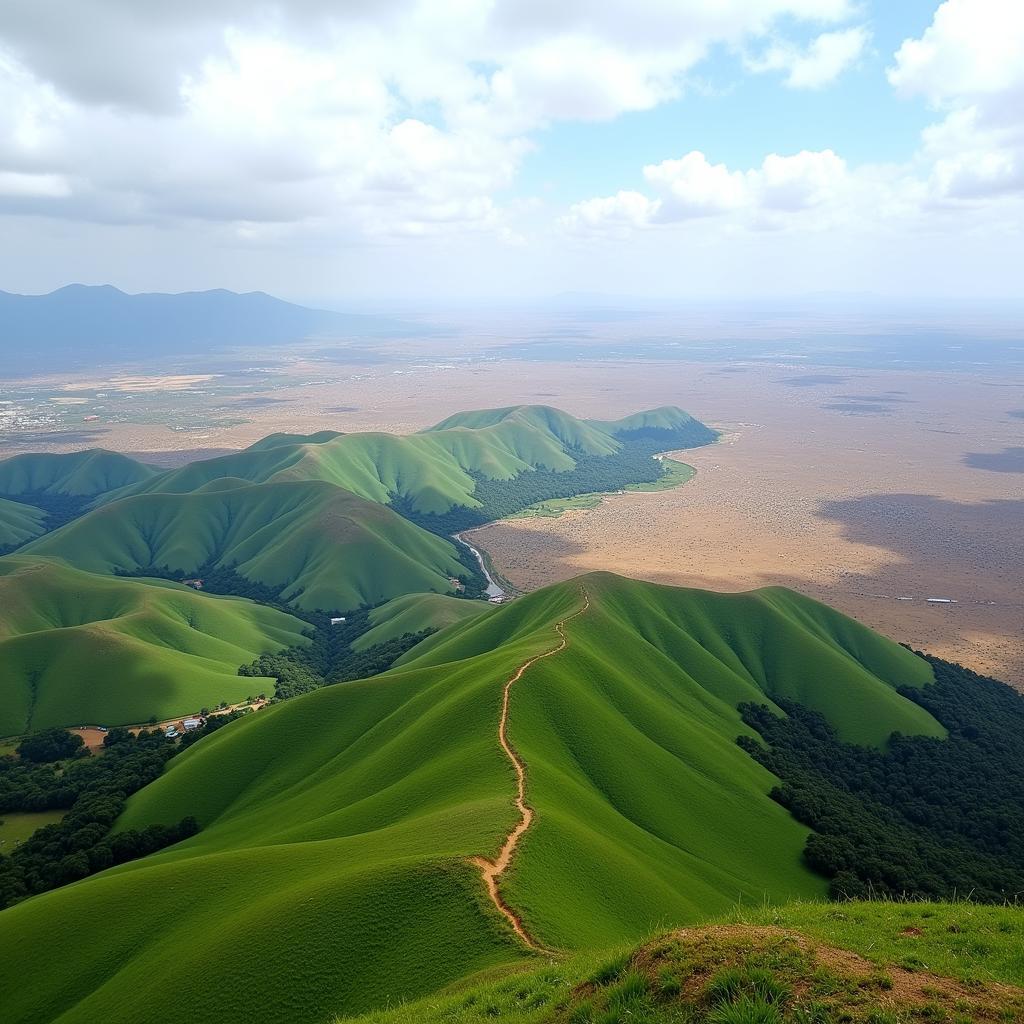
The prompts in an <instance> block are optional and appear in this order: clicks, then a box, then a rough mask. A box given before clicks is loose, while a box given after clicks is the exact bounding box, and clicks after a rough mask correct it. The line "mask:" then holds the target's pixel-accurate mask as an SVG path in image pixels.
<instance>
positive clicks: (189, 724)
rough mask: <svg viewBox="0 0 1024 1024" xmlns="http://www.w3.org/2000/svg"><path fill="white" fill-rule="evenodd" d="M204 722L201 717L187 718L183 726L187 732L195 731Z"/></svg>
mask: <svg viewBox="0 0 1024 1024" xmlns="http://www.w3.org/2000/svg"><path fill="white" fill-rule="evenodd" d="M202 724H203V720H202V719H201V718H186V719H185V720H184V721H183V722H182V723H181V727H182V728H183V729H184V730H185V732H193V731H195V730H196V729H198V728H199V727H200V726H201V725H202Z"/></svg>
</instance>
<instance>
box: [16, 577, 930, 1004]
mask: <svg viewBox="0 0 1024 1024" xmlns="http://www.w3.org/2000/svg"><path fill="white" fill-rule="evenodd" d="M581 585H582V586H584V587H586V590H587V593H588V595H589V597H590V608H589V610H588V611H586V612H585V613H584V614H583V615H580V616H578V617H576V618H573V619H572V621H571V622H570V623H569V624H568V625H567V627H566V631H567V635H568V638H569V646H568V647H567V648H566V649H565V650H564V651H562V652H561V653H559V654H558V655H556V656H554V657H551V658H548V659H545V660H543V661H540V662H538V663H536V664H535V665H534V666H533V667H532V668H531V669H530V670H529V671H528V672H527V673H526V675H525V676H524V677H523V679H522V681H521V682H520V683H519V684H518V685H517V687H516V689H515V690H514V691H513V694H512V703H511V720H510V737H511V741H512V742H513V743H514V744H515V745H516V747H517V749H518V750H519V752H520V753H521V755H522V757H523V759H524V761H525V762H526V764H527V766H528V783H527V798H528V800H529V801H530V803H531V805H532V806H533V807H534V808H535V809H536V811H537V818H536V820H535V822H534V824H533V826H532V827H531V829H530V831H529V832H528V833H527V834H526V836H525V837H524V839H523V842H522V844H521V846H520V848H519V850H518V852H517V854H516V859H515V860H514V861H513V866H512V869H511V871H510V873H509V874H508V875H507V876H505V877H504V878H503V880H502V883H501V885H502V892H503V894H504V895H505V897H506V898H507V899H508V900H509V901H510V902H511V903H512V905H513V906H515V907H516V909H517V911H519V912H520V913H521V914H522V915H523V917H524V919H525V921H526V923H527V925H528V927H529V930H530V931H531V933H532V934H534V935H535V936H536V937H537V938H538V939H539V940H540V941H541V942H543V943H544V944H545V945H547V946H549V947H554V948H559V949H562V950H564V951H565V952H566V953H567V954H568V955H569V956H570V957H571V956H572V955H573V954H574V952H576V951H578V952H580V953H581V954H584V953H588V952H592V951H593V950H595V949H602V948H604V949H607V948H610V947H616V946H622V945H623V944H626V943H633V942H637V941H641V940H642V939H644V938H645V937H646V936H648V935H650V934H651V933H652V932H655V931H658V930H660V929H664V928H666V927H672V926H678V925H680V924H684V923H688V922H690V923H692V922H696V921H699V920H701V919H706V917H707V915H708V914H713V913H725V912H726V911H727V910H728V909H729V908H730V907H732V906H733V905H734V904H735V903H736V901H737V900H738V899H739V898H740V897H741V896H742V898H743V900H744V902H748V901H751V902H755V901H756V902H758V903H760V902H761V901H762V900H764V899H768V900H769V901H770V902H779V901H784V900H786V899H789V898H791V897H793V896H802V897H805V898H814V897H818V896H821V895H822V894H823V893H824V891H825V888H826V882H825V880H824V879H823V878H820V877H818V876H815V875H813V874H811V873H810V871H809V870H808V869H807V868H806V867H804V865H803V863H802V861H801V850H802V847H803V843H804V840H805V838H806V835H807V831H806V829H804V828H803V827H801V826H800V825H799V824H798V823H797V822H795V821H794V820H793V819H792V818H790V817H789V815H788V814H787V813H786V812H785V811H784V810H783V809H782V808H781V807H780V806H779V805H778V804H776V803H774V802H773V801H772V800H770V799H769V797H768V795H767V794H768V792H769V790H770V789H771V787H772V785H773V784H774V779H773V777H772V776H771V775H770V774H769V773H768V772H767V771H766V770H765V769H763V768H762V767H761V766H760V765H758V764H757V763H756V762H754V761H753V760H752V759H751V758H749V757H748V756H747V755H746V754H745V753H744V752H743V751H742V750H741V749H740V748H739V747H738V746H737V744H736V742H735V739H736V736H737V734H738V733H741V732H747V731H748V730H745V728H744V726H743V724H742V721H741V719H740V716H739V713H738V711H737V705H738V704H739V703H740V702H741V701H743V700H746V699H752V698H760V699H761V700H767V701H771V698H772V696H773V695H774V694H776V693H779V692H781V691H785V692H787V693H788V692H790V691H793V690H797V691H806V692H807V693H810V694H815V695H816V696H817V703H818V704H819V705H820V706H822V707H823V708H824V709H825V710H826V713H828V714H829V715H830V718H832V719H833V721H834V724H835V725H836V727H837V728H841V729H843V730H844V731H845V732H846V733H847V734H848V735H856V736H863V737H865V738H866V739H867V740H868V741H877V742H879V743H881V742H884V737H885V736H886V735H888V732H889V731H891V730H892V729H896V728H899V729H901V730H902V731H904V732H907V733H910V732H915V731H917V732H925V733H931V734H940V733H941V729H940V728H939V727H938V726H937V724H936V723H935V722H934V720H932V719H931V718H930V716H928V715H927V713H926V712H924V711H922V709H920V708H918V707H917V706H916V705H914V704H913V703H912V702H910V701H909V700H907V699H906V698H904V697H901V696H899V695H898V694H896V692H895V690H894V689H893V687H894V685H896V684H897V683H898V682H908V681H910V682H913V681H914V680H915V678H916V679H917V681H918V682H919V683H920V684H922V685H923V684H924V683H926V682H927V680H928V673H929V671H930V669H929V667H928V666H927V664H926V663H924V662H921V661H919V659H917V658H916V657H915V656H914V655H913V654H911V653H910V652H908V651H906V650H904V649H903V648H900V647H898V646H897V645H895V644H891V643H890V642H889V641H885V640H883V639H882V638H881V637H878V636H876V635H875V634H872V633H870V631H868V630H866V629H864V628H863V627H860V626H857V625H856V624H855V623H852V622H851V621H850V620H847V619H844V618H843V617H842V616H841V615H839V614H838V613H835V612H831V611H830V610H829V609H826V608H824V607H823V606H820V605H817V604H815V603H814V602H812V601H809V600H807V599H803V598H798V597H797V596H796V595H792V594H789V593H788V592H785V591H774V590H772V591H765V592H760V593H757V594H753V595H712V594H704V593H702V592H700V591H683V590H673V589H671V588H665V587H655V586H652V585H649V584H641V583H634V582H631V581H626V580H622V579H620V578H617V577H614V576H611V575H608V574H594V575H591V576H587V577H584V578H583V579H582V580H581V581H573V582H570V583H566V584H561V585H558V586H554V587H549V588H546V589H545V590H542V591H538V592H536V593H534V594H530V595H528V596H526V597H524V598H521V599H520V600H517V601H516V602H514V603H512V604H509V605H506V606H503V607H500V608H497V609H495V610H493V611H491V612H489V613H487V614H484V615H481V616H479V617H475V618H472V619H469V620H467V621H464V622H461V623H457V624H454V625H452V626H449V627H448V628H447V629H445V630H444V631H442V632H440V633H437V634H435V635H434V636H433V637H430V638H428V639H427V640H425V641H423V642H422V643H421V644H420V645H418V646H417V648H415V649H414V652H413V655H411V656H410V657H409V659H408V660H407V661H406V662H405V663H404V664H403V665H401V666H400V667H396V668H394V669H392V670H391V671H389V672H387V673H385V674H383V675H381V676H377V677H375V678H373V679H369V680H363V681H357V682H353V683H345V684H341V685H337V686H328V687H325V688H323V689H319V690H316V691H314V692H312V693H309V694H306V695H304V696H301V697H298V698H296V699H294V700H290V701H286V702H284V703H282V704H279V705H278V706H276V707H273V708H271V709H269V710H265V711H261V712H260V713H259V714H257V715H251V716H248V718H246V719H243V720H241V721H239V722H237V723H234V724H232V725H231V726H229V727H227V728H225V729H222V730H220V731H219V732H217V733H216V734H214V735H213V736H211V737H209V738H207V739H204V740H203V741H202V742H201V743H198V744H196V745H195V746H194V747H193V748H191V749H190V750H188V751H187V752H186V753H184V754H183V755H182V756H180V757H178V758H176V759H175V760H174V761H173V762H172V763H171V766H170V768H169V769H168V770H167V771H166V772H165V774H164V775H163V776H162V777H161V778H159V779H158V780H157V781H156V782H154V783H153V784H151V785H150V786H148V787H146V788H145V789H144V790H142V791H141V792H140V793H138V794H136V795H135V796H134V797H133V798H132V799H131V800H130V801H129V804H128V807H127V810H126V812H125V814H124V815H123V816H122V818H121V820H120V821H119V823H118V828H122V829H127V828H136V829H140V828H144V827H146V826H147V825H150V824H156V823H166V822H176V821H180V820H181V819H182V818H184V817H186V816H188V815H194V816H195V817H196V818H197V819H198V821H199V823H200V825H201V826H202V831H201V832H200V833H199V834H198V835H196V836H194V837H193V838H191V839H188V840H186V841H184V842H182V843H180V844H178V845H177V846H175V847H172V848H169V849H167V850H165V851H163V852H161V853H158V854H155V855H153V856H150V857H147V858H145V859H143V860H141V861H136V862H133V863H131V864H127V865H124V866H122V867H118V868H115V869H113V870H111V871H108V872H105V873H103V874H100V875H97V876H95V877H93V878H90V879H87V880H85V881H83V882H81V883H79V884H76V885H73V886H70V887H67V888H65V889H61V890H57V891H54V892H50V893H46V894H44V895H42V896H39V897H37V898H34V899H31V900H29V901H27V902H25V903H22V904H19V905H17V906H14V907H12V908H10V909H8V910H6V911H4V912H3V914H0V997H2V999H3V1001H4V1005H5V1009H7V1011H8V1013H9V1014H10V1015H11V1017H12V1019H14V1020H16V1021H18V1022H19V1024H36V1022H38V1024H42V1022H43V1021H50V1020H53V1019H56V1018H59V1019H60V1020H61V1022H62V1024H78V1022H85V1021H92V1020H94V1019H95V1018H96V1017H97V1016H102V1017H103V1018H104V1020H106V1021H108V1022H110V1024H139V1022H140V1020H155V1019H157V1017H158V1016H159V1017H160V1018H161V1019H164V1018H166V1016H167V1014H168V1012H171V1014H172V1017H173V1018H174V1019H178V1020H186V1019H187V1020H189V1021H190V1022H194V1024H214V1022H216V1024H234V1022H236V1021H237V1022H240V1024H241V1022H247V1021H251V1020H260V1021H266V1022H268V1024H276V1022H280V1024H292V1022H294V1024H299V1022H300V1021H301V1022H303V1024H305V1022H307V1021H309V1020H322V1019H326V1018H329V1017H330V1016H332V1015H334V1014H346V1013H347V1014H350V1015H352V1014H358V1013H362V1012H366V1011H369V1010H371V1009H375V1008H379V1007H382V1006H386V1005H389V1004H390V1005H399V1004H400V1003H401V1002H402V1001H408V1000H415V999H418V998H424V997H427V996H429V995H430V994H431V993H437V992H438V991H439V990H441V989H443V988H445V987H446V986H448V985H454V984H457V983H464V982H466V980H467V979H470V978H472V977H473V976H474V975H478V974H479V972H481V971H484V970H494V971H508V970H510V969H513V968H516V967H524V966H526V967H528V966H530V965H532V964H537V963H538V958H537V957H536V956H535V955H533V954H530V953H529V952H528V951H527V950H526V949H525V948H524V947H523V946H522V944H521V943H519V942H518V940H517V939H516V938H515V936H514V934H513V933H512V931H511V929H510V927H509V926H508V924H507V922H506V921H505V919H504V918H503V917H502V916H501V915H500V914H499V913H498V912H497V911H496V910H495V908H494V907H493V906H492V905H491V904H490V903H489V902H488V900H487V897H486V893H485V890H484V887H483V884H482V882H481V879H480V876H479V874H478V872H477V871H476V869H475V868H474V867H472V866H471V865H470V864H468V863H467V858H469V857H471V856H487V857H493V856H495V854H496V853H497V850H498V849H499V847H500V845H501V843H502V841H503V839H504V837H505V835H506V834H507V833H508V831H509V829H510V828H511V827H512V825H513V824H514V822H515V821H516V820H517V817H518V815H517V811H516V809H515V807H514V805H513V802H512V799H513V794H514V792H515V779H514V774H513V770H512V766H511V764H510V763H509V760H508V758H507V757H506V756H505V755H504V753H503V752H502V750H501V748H500V747H499V745H498V743H497V723H498V718H499V714H500V707H501V693H502V688H503V686H504V683H505V681H506V680H507V679H508V678H509V677H510V675H511V674H512V673H513V672H514V671H515V669H516V668H517V667H518V666H520V665H521V664H522V663H523V662H524V661H525V660H526V659H527V658H530V657H531V656H533V655H537V654H540V653H543V652H545V651H548V650H550V649H551V648H552V646H553V645H554V644H555V643H556V641H557V633H556V631H555V628H554V627H555V624H556V623H557V622H559V621H561V620H564V619H566V618H567V617H568V616H570V615H572V614H573V613H574V612H577V611H578V610H579V609H580V608H581V607H582V604H583V596H582V592H581ZM855 655H856V656H855ZM864 705H866V706H867V707H869V708H870V709H871V713H870V714H867V713H866V712H865V710H864V707H863V706H864ZM183 907H184V908H186V910H184V911H183V910H182V908H183ZM112 908H120V909H117V910H112ZM112 912H116V914H117V924H118V927H117V928H116V929H101V930H97V929H96V928H95V922H96V920H97V919H100V918H102V917H104V916H105V915H109V914H111V913H112ZM38 949H46V950H48V954H49V955H48V957H47V958H39V957H38V956H36V955H35V954H34V953H33V951H34V950H38ZM55 960H59V962H60V963H61V964H62V969H61V972H60V976H59V978H58V979H56V980H55V978H54V975H53V971H52V970H51V966H50V965H51V964H52V962H54V961H55ZM197 977H212V978H221V979H230V983H225V984H223V985H206V986H197V985H195V984H194V979H195V978H197ZM169 991H173V992H174V993H175V998H174V1001H173V1007H172V1010H171V1011H169V1010H168V1003H167V1000H166V998H165V997H166V993H167V992H169ZM140 1007H141V1008H144V1007H152V1012H151V1013H148V1015H147V1012H145V1011H140ZM140 1012H141V1016H140ZM406 1019H418V1018H408V1017H407V1018H406Z"/></svg>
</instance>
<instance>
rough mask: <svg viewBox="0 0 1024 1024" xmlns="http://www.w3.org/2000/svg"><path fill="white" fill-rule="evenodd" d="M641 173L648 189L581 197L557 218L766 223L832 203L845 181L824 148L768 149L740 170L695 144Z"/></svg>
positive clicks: (574, 226) (597, 223)
mask: <svg viewBox="0 0 1024 1024" xmlns="http://www.w3.org/2000/svg"><path fill="white" fill-rule="evenodd" d="M643 173H644V178H645V179H646V180H647V182H648V183H649V184H650V186H651V188H652V190H653V191H654V193H655V194H654V195H653V196H650V197H648V196H645V195H643V194H642V193H638V192H619V193H618V194H617V195H614V196H607V197H601V198H595V199H588V200H584V201H583V202H581V203H577V204H575V205H574V206H572V207H571V209H570V210H569V212H568V214H566V216H565V217H563V218H562V220H561V224H562V227H563V228H565V229H567V230H568V231H570V232H573V233H581V234H587V233H594V234H600V233H604V232H606V231H608V230H612V231H619V232H621V230H622V229H624V228H626V227H651V226H654V225H658V224H675V223H680V222H682V221H687V220H692V219H695V218H704V217H714V216H729V217H732V218H734V219H737V220H739V221H740V222H743V223H746V224H748V225H753V226H757V227H772V226H775V222H776V220H777V218H778V217H779V216H781V215H787V216H786V219H787V221H792V219H793V215H795V214H799V213H800V212H801V211H807V210H811V209H813V208H816V207H819V206H822V205H827V204H830V203H835V202H836V201H837V200H838V199H839V198H840V197H842V196H844V195H845V194H846V193H847V191H848V190H849V189H850V187H851V182H850V177H849V174H848V172H847V168H846V163H845V162H844V161H843V160H842V159H841V158H840V157H838V156H837V155H836V154H835V153H833V152H832V150H830V149H826V150H821V151H820V152H808V151H806V150H804V151H802V152H799V153H795V154H793V155H791V156H780V155H778V154H777V153H771V154H769V155H768V156H766V157H765V158H764V161H763V162H762V163H761V165H760V166H759V167H754V168H750V169H749V170H746V171H742V170H730V169H729V168H728V167H727V166H726V165H725V164H712V163H710V162H709V161H708V159H707V157H706V156H705V155H704V154H703V153H701V152H699V151H698V150H694V151H692V152H690V153H687V154H686V155H685V156H683V157H681V158H680V159H678V160H664V161H662V162H661V163H660V164H651V165H649V166H647V167H645V168H644V172H643ZM818 223H819V224H824V221H821V220H819V222H818Z"/></svg>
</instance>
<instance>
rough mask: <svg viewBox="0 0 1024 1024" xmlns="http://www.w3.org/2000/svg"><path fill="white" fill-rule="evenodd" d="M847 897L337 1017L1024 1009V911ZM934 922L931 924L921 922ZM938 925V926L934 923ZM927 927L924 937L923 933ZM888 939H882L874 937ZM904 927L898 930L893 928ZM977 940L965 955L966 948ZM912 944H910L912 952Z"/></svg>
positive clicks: (1004, 1014) (768, 1019)
mask: <svg viewBox="0 0 1024 1024" xmlns="http://www.w3.org/2000/svg"><path fill="white" fill-rule="evenodd" d="M839 909H840V908H837V907H836V905H834V904H821V903H793V904H789V905H786V906H784V907H781V908H772V909H771V910H765V911H762V912H759V913H753V914H751V913H749V912H743V911H737V912H735V913H733V914H730V915H728V916H727V917H725V918H724V919H723V920H722V922H721V923H720V924H712V925H709V926H705V927H699V928H692V929H686V930H684V931H679V932H670V933H667V934H661V935H656V936H655V937H653V938H651V939H649V940H647V941H646V942H644V943H642V944H641V945H639V946H632V947H631V946H626V947H620V948H617V949H609V950H605V951H602V952H600V953H596V954H595V953H588V954H582V955H578V956H575V957H572V958H567V959H563V960H560V961H557V962H552V963H549V964H547V965H545V966H543V967H519V968H516V969H515V970H511V971H510V970H505V971H502V972H497V971H491V972H487V973H485V975H484V976H482V977H479V978H476V979H472V980H470V981H468V982H466V983H464V984H462V985H459V986H457V987H455V988H454V989H452V990H450V991H448V992H446V993H440V994H438V995H437V996H434V997H432V998H430V999H425V1000H421V1001H418V1002H415V1003H410V1004H407V1005H405V1006H402V1007H400V1008H396V1009H390V1010H381V1011H378V1012H375V1013H370V1014H365V1015H361V1016H359V1017H346V1018H339V1019H338V1021H337V1022H336V1024H344V1022H354V1021H358V1022H359V1024H399V1022H402V1024H404V1022H405V1021H412V1020H415V1021H417V1022H418V1024H484V1022H486V1021H491V1020H495V1019H498V1020H507V1021H509V1022H510V1024H732V1022H736V1024H910V1022H912V1021H945V1022H947V1024H976V1022H978V1021H993V1022H997V1021H1004V1022H1009V1021H1015V1020H1019V1019H1021V1014H1022V1013H1024V988H1021V985H1022V984H1024V967H1022V964H1021V957H1022V954H1021V949H1022V945H1021V933H1022V928H1024V922H1022V915H1021V912H1020V911H1019V910H1016V909H1012V908H1003V907H983V906H971V905H969V904H968V905H965V904H961V903H957V904H933V903H907V904H894V903H864V902H855V903H848V904H843V905H842V906H841V910H842V911H844V912H845V914H846V916H847V919H855V920H858V921H861V922H863V923H864V924H865V925H866V927H864V929H863V930H862V931H858V930H856V929H850V928H848V927H845V928H844V927H829V926H825V927H823V926H822V921H823V919H824V920H825V921H827V922H830V923H831V922H834V921H836V920H838V919H839V915H838V910H839ZM922 925H923V926H924V927H923V929H922V928H921V927H920V926H922ZM929 928H930V929H931V936H929V932H928V931H927V930H925V929H929ZM918 930H921V931H923V934H922V935H921V936H918V935H917V934H916V931H918ZM876 935H877V936H879V937H880V938H881V941H879V942H876V941H874V936H876ZM890 936H892V938H891V939H890ZM965 948H969V949H971V950H972V952H970V953H969V954H968V956H967V957H966V958H965V957H963V956H961V955H959V954H958V952H957V950H958V949H965ZM908 949H910V950H912V952H910V953H909V954H908V952H907V950H908Z"/></svg>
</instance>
